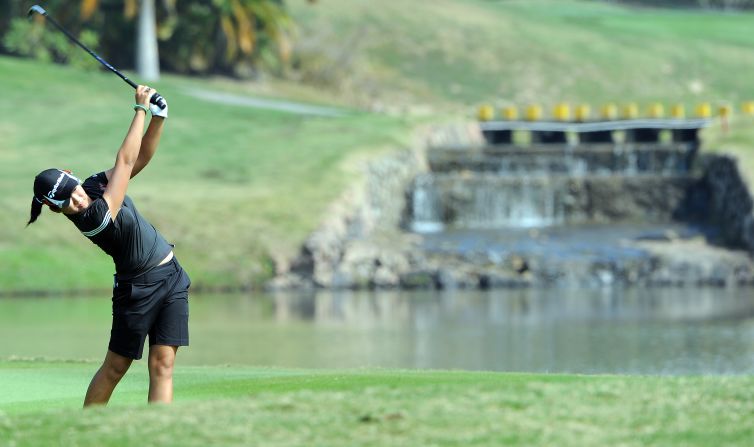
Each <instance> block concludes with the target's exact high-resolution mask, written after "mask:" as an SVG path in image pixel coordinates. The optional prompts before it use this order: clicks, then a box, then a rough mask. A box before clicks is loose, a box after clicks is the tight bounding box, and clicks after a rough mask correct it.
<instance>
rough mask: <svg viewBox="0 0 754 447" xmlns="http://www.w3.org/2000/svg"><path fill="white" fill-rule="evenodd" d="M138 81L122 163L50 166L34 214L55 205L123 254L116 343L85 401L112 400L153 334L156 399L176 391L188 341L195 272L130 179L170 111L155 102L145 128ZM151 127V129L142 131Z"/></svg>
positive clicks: (118, 265) (144, 96)
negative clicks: (130, 192) (96, 168)
mask: <svg viewBox="0 0 754 447" xmlns="http://www.w3.org/2000/svg"><path fill="white" fill-rule="evenodd" d="M154 94H156V92H155V91H154V90H152V89H151V88H149V87H146V86H139V87H138V88H137V89H136V105H135V106H134V110H135V115H134V118H133V120H132V121H131V126H130V127H129V129H128V133H127V134H126V138H125V139H124V140H123V144H122V145H121V147H120V149H119V150H118V154H117V156H116V157H115V166H113V167H112V168H111V169H109V170H107V171H105V172H100V173H98V174H94V175H92V176H91V177H89V178H88V179H87V180H86V181H84V183H83V184H80V181H79V180H78V179H77V178H76V177H74V176H73V175H71V174H70V172H68V171H62V170H60V169H48V170H46V171H42V172H41V173H40V174H39V175H37V177H36V178H35V179H34V200H33V201H32V205H31V219H30V220H29V224H31V223H32V222H34V221H35V220H36V219H37V217H39V214H40V213H41V212H42V206H43V205H47V206H48V207H49V208H50V209H52V210H53V211H55V212H59V213H63V214H64V215H65V216H66V217H67V218H68V219H69V220H70V221H71V222H73V224H74V225H76V228H78V229H79V231H81V233H83V235H84V236H86V237H87V238H88V239H89V240H90V241H92V242H93V243H95V244H97V245H98V246H99V247H100V248H101V249H102V250H103V251H104V252H105V253H107V254H108V255H110V256H112V258H113V261H114V262H115V272H116V273H115V282H114V286H113V325H112V330H111V332H110V344H109V346H108V351H107V355H106V356H105V361H104V362H103V364H102V366H101V367H100V369H99V370H98V371H97V373H96V374H95V375H94V377H93V378H92V381H91V383H90V384H89V389H88V390H87V392H86V398H85V399H84V406H89V405H95V404H106V403H107V402H108V400H109V399H110V395H111V394H112V392H113V389H115V386H116V385H117V384H118V382H119V381H120V379H121V378H122V377H123V375H124V374H125V373H126V371H128V368H129V366H131V362H132V361H133V360H138V359H140V358H141V355H142V351H143V349H144V339H145V338H146V336H147V335H149V363H148V366H149V402H170V401H172V399H173V365H174V363H175V356H176V352H177V350H178V346H187V345H188V289H189V286H190V285H191V281H190V280H189V277H188V275H187V274H186V273H185V272H184V271H183V269H182V268H181V266H180V265H179V264H178V261H177V260H176V258H175V257H174V256H173V248H172V245H170V244H168V243H167V242H166V241H165V239H164V238H163V237H162V235H161V234H160V233H159V232H158V231H157V230H156V229H155V228H154V227H153V226H152V225H151V224H150V223H149V222H148V221H147V220H146V219H144V217H142V215H141V214H139V212H138V211H137V210H136V207H135V206H134V203H133V202H132V201H131V199H130V198H129V197H128V196H127V195H126V189H127V188H128V182H129V180H130V179H131V178H133V177H134V176H135V175H136V174H138V173H139V172H140V171H141V170H142V169H144V167H145V166H146V165H147V163H149V160H151V159H152V156H153V155H154V153H155V151H156V150H157V145H158V143H159V142H160V136H161V134H162V127H163V125H164V122H165V118H167V112H168V109H167V105H166V106H165V109H163V110H160V109H159V107H157V106H154V105H152V106H151V112H152V120H151V121H150V123H149V128H148V129H147V132H146V134H144V121H145V120H146V115H147V109H148V108H149V107H150V103H149V98H150V97H151V96H152V95H154ZM142 135H143V137H142Z"/></svg>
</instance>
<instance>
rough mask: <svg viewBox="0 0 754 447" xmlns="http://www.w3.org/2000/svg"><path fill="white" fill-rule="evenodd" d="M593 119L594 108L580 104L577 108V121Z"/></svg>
mask: <svg viewBox="0 0 754 447" xmlns="http://www.w3.org/2000/svg"><path fill="white" fill-rule="evenodd" d="M591 117H592V108H591V107H589V104H580V105H578V106H577V107H576V121H589V118H591Z"/></svg>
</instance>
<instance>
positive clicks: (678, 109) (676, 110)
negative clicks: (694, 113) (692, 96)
mask: <svg viewBox="0 0 754 447" xmlns="http://www.w3.org/2000/svg"><path fill="white" fill-rule="evenodd" d="M670 115H671V116H672V117H673V118H676V119H684V118H686V107H684V106H683V104H675V105H674V106H673V107H672V108H671V109H670Z"/></svg>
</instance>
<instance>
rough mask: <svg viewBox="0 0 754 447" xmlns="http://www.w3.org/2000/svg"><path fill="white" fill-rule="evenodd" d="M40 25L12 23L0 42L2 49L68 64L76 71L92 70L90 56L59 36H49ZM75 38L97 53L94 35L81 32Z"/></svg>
mask: <svg viewBox="0 0 754 447" xmlns="http://www.w3.org/2000/svg"><path fill="white" fill-rule="evenodd" d="M43 25H44V24H43V23H40V22H35V23H32V22H29V21H27V20H24V19H14V20H12V21H11V23H10V29H9V30H8V32H7V33H6V34H5V36H4V38H3V45H4V46H5V48H6V49H7V50H8V51H10V52H11V53H13V54H16V55H19V56H28V57H32V58H34V59H37V60H40V61H44V62H58V63H67V64H70V65H73V66H75V67H79V68H93V67H94V65H93V64H92V63H91V56H89V55H88V54H87V53H86V52H84V51H82V50H81V49H80V48H78V47H77V46H76V45H75V44H74V43H72V42H71V41H70V40H68V38H67V37H66V36H65V35H63V34H62V33H57V32H48V31H47V30H45V28H44V26H43ZM77 38H78V39H79V40H80V41H81V43H83V44H84V45H86V46H88V47H89V48H91V49H92V50H94V51H96V48H97V45H98V41H99V39H98V38H97V34H96V33H94V32H93V31H89V30H84V31H82V32H81V33H79V35H78V36H77Z"/></svg>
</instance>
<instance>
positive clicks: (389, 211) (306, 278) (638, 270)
mask: <svg viewBox="0 0 754 447" xmlns="http://www.w3.org/2000/svg"><path fill="white" fill-rule="evenodd" d="M424 135H425V137H423V138H421V139H420V140H421V141H420V143H419V144H417V148H415V149H405V150H401V151H396V152H394V153H391V154H389V155H387V156H385V157H383V158H381V159H378V160H374V161H372V162H370V163H369V164H368V165H366V166H365V171H364V176H363V179H362V181H361V182H359V183H358V184H357V185H355V186H354V187H353V188H351V189H350V190H349V191H348V192H347V193H346V194H344V196H343V197H342V198H341V199H340V200H338V201H336V202H335V203H334V204H333V205H332V207H331V208H330V209H329V210H328V212H327V213H326V217H325V218H324V220H323V221H322V224H321V225H320V226H319V228H318V229H317V230H316V231H315V232H313V233H312V234H311V236H310V237H309V238H308V239H307V240H306V242H305V243H304V244H303V246H302V248H301V252H300V253H299V255H298V256H297V257H296V259H294V260H292V261H291V264H290V266H281V268H280V272H279V275H278V276H277V277H276V278H275V279H274V280H273V281H271V282H270V283H269V284H268V286H269V288H270V289H275V290H280V289H292V288H296V289H302V288H351V289H355V288H397V287H401V288H487V287H529V286H558V287H561V286H577V287H584V286H586V287H591V286H597V287H602V286H610V285H638V286H689V285H691V286H705V285H706V286H729V285H744V284H752V283H754V268H753V265H754V264H752V262H751V257H750V255H747V254H746V252H743V251H740V250H738V251H736V250H725V249H723V248H721V247H719V246H715V245H710V244H709V243H707V241H706V240H705V239H704V238H699V237H692V238H679V237H678V236H677V235H672V234H670V235H668V236H667V237H665V236H663V237H662V238H660V239H658V240H637V241H629V242H626V246H627V247H629V248H632V249H636V250H638V251H640V252H641V253H642V254H641V255H640V256H637V257H634V258H631V259H623V260H621V259H618V260H610V261H605V260H601V259H594V260H589V259H586V260H584V261H583V262H580V263H579V262H568V263H563V262H559V261H557V260H556V259H553V258H551V257H549V256H547V255H541V256H524V255H521V254H516V253H512V254H510V255H508V256H506V257H503V258H500V259H498V257H496V256H492V255H489V256H488V255H487V254H486V253H470V254H469V255H467V256H458V255H443V254H437V253H429V252H425V251H424V250H423V249H422V237H421V236H419V235H416V234H412V233H410V232H406V231H404V230H403V229H402V227H404V226H405V222H406V210H407V209H409V207H410V202H409V200H410V197H411V195H410V194H409V190H410V188H411V184H412V182H413V180H414V179H415V178H416V177H417V176H418V175H420V174H424V173H427V171H428V163H427V160H426V152H427V150H428V148H431V147H433V146H445V147H447V146H452V145H457V146H463V145H467V146H473V145H478V144H481V135H480V133H479V132H478V129H477V128H476V127H475V126H453V127H440V128H435V129H432V130H430V131H429V132H426V133H425V134H424ZM694 171H695V172H694V173H693V174H692V173H691V172H689V177H685V178H673V177H672V176H669V177H667V178H665V179H664V180H663V181H664V182H666V183H665V184H664V185H658V184H653V183H652V182H648V181H647V180H646V179H641V178H637V179H636V181H634V182H631V181H629V182H628V183H625V178H624V179H623V180H621V181H623V183H620V184H619V182H618V183H615V184H613V183H611V182H617V179H612V178H611V177H610V176H606V177H603V178H602V179H599V184H597V183H595V184H593V185H592V184H589V183H588V182H584V181H582V182H581V183H579V181H578V180H571V181H570V182H571V183H573V185H571V184H569V188H566V190H567V191H571V192H573V193H574V196H575V198H574V199H573V200H572V201H571V202H573V203H571V204H570V205H569V206H571V207H576V208H578V207H579V206H581V207H582V208H583V210H581V208H579V210H581V211H579V212H581V213H582V214H584V215H587V214H588V215H589V219H590V220H592V221H595V222H612V221H620V220H624V219H628V220H631V219H642V218H644V219H646V218H650V219H652V220H654V218H657V219H660V220H662V221H665V220H667V221H670V220H672V219H673V218H675V219H681V220H686V221H705V222H706V223H708V224H712V225H714V226H716V227H717V228H718V229H719V233H720V237H721V240H720V241H717V242H719V243H722V244H723V245H725V246H727V247H729V248H737V249H741V248H745V249H746V250H747V251H748V252H749V253H754V214H753V213H752V210H753V209H754V206H753V204H754V202H753V201H752V197H751V194H750V193H749V190H748V187H747V185H746V184H745V182H744V180H743V178H742V177H741V175H740V171H739V169H738V166H737V163H736V160H735V159H733V158H731V157H728V156H717V155H714V156H713V155H707V156H704V157H701V159H699V160H698V163H697V164H696V169H695V170H694ZM574 182H575V183H574ZM574 185H575V186H574ZM574 188H575V189H574ZM626 188H628V189H630V190H631V191H630V192H631V193H627V192H626V191H625V190H626ZM579 189H583V190H584V191H587V190H588V191H587V192H589V194H586V193H584V194H576V192H578V191H576V190H579ZM572 190H573V191H572ZM574 191H575V192H574ZM684 191H685V192H684ZM632 193H633V194H632ZM684 194H685V197H683V195H684ZM576 196H578V197H581V198H583V197H590V198H589V200H587V201H586V202H585V203H583V204H582V203H581V202H579V199H578V197H576ZM642 201H643V202H642ZM650 202H651V203H650ZM582 205H583V206H582ZM652 209H654V210H655V211H657V210H660V209H662V212H660V211H657V212H659V213H660V214H661V215H660V214H658V215H647V212H648V210H649V211H650V212H651V210H652ZM595 210H596V211H595ZM632 210H633V211H632ZM634 211H635V212H634ZM671 213H672V214H673V215H672V216H671Z"/></svg>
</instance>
